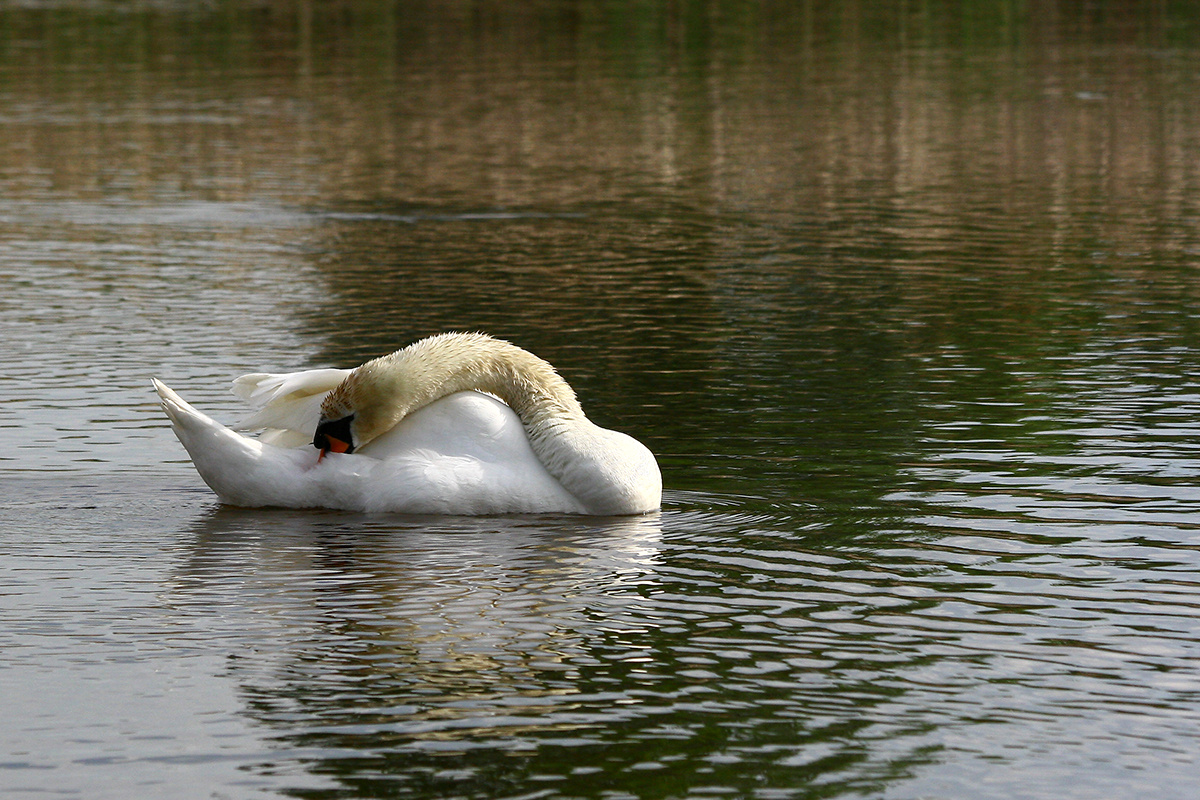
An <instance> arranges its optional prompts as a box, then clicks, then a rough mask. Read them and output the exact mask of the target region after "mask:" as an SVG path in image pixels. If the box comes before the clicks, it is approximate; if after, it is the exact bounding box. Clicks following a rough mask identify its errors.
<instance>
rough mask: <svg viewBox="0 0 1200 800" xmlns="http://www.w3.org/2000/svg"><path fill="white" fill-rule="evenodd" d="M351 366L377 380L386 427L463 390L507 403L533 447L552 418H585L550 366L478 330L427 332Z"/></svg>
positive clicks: (554, 423)
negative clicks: (384, 406)
mask: <svg viewBox="0 0 1200 800" xmlns="http://www.w3.org/2000/svg"><path fill="white" fill-rule="evenodd" d="M356 371H359V372H364V373H366V374H365V375H364V376H363V377H364V378H368V379H370V380H372V381H378V382H379V383H380V384H382V385H383V386H382V387H381V388H383V389H384V391H383V392H381V393H380V394H378V395H377V396H379V397H386V398H389V400H390V403H389V404H390V406H391V407H390V408H389V409H387V411H386V412H385V413H386V416H387V417H388V418H389V419H387V420H386V421H384V422H383V424H384V425H386V426H387V427H391V425H394V424H395V423H396V422H399V421H400V420H401V419H403V418H404V417H405V416H407V415H408V414H410V413H412V412H414V411H416V410H417V409H419V408H422V407H423V406H426V405H428V404H430V403H432V402H434V401H435V400H439V399H441V398H443V397H448V396H449V395H452V394H455V393H457V392H462V391H468V390H474V391H479V392H487V393H488V394H492V395H495V396H496V397H498V398H500V399H501V400H503V401H504V402H505V403H506V404H507V405H508V406H509V407H510V408H512V410H513V411H514V412H516V414H517V416H519V417H520V418H521V422H522V423H523V424H524V425H525V428H526V430H527V431H528V432H529V435H530V440H531V442H532V443H534V445H535V448H534V449H535V452H536V450H537V443H538V441H539V440H541V439H543V438H544V437H545V436H546V434H547V433H549V432H551V431H552V430H553V429H554V428H555V427H557V423H561V422H563V421H566V420H568V419H583V418H585V417H584V413H583V409H582V407H581V406H580V405H579V401H578V400H577V399H576V398H575V392H574V391H573V390H572V389H571V387H570V385H569V384H568V383H567V382H566V381H565V380H563V379H562V377H560V376H559V374H558V373H557V372H555V370H554V367H552V366H550V364H548V363H547V362H545V361H543V360H542V359H540V358H538V357H537V356H535V355H533V354H532V353H530V352H528V351H526V350H522V349H521V348H519V347H517V346H516V345H513V344H509V343H508V342H505V341H501V340H499V339H493V338H491V337H490V336H485V335H483V334H444V335H441V336H434V337H430V338H429V339H424V340H422V341H419V342H416V343H415V344H412V345H410V346H408V347H406V348H404V349H403V350H398V351H396V352H395V353H392V354H391V355H388V356H384V357H383V358H379V359H376V360H375V361H370V362H368V363H366V364H364V365H363V366H361V367H359V369H358V370H356ZM389 384H390V385H389ZM539 455H541V454H540V453H539Z"/></svg>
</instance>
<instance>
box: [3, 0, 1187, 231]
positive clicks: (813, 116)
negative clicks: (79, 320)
mask: <svg viewBox="0 0 1200 800" xmlns="http://www.w3.org/2000/svg"><path fill="white" fill-rule="evenodd" d="M884 5H886V7H878V6H877V5H876V4H868V3H842V4H835V3H803V4H800V5H799V6H798V7H797V8H792V7H790V6H787V5H786V4H780V5H778V6H765V7H760V8H753V9H746V8H743V7H741V6H740V5H737V4H725V3H718V2H713V3H708V4H704V5H702V6H695V7H692V6H689V7H687V8H672V7H668V8H662V9H659V8H637V9H622V8H612V7H608V6H606V5H603V4H599V3H587V2H584V3H544V4H534V5H530V6H524V5H522V6H521V7H520V8H513V7H512V6H511V4H500V3H480V4H449V5H446V4H432V5H429V6H423V5H421V4H417V5H409V4H406V5H405V7H404V8H403V9H402V10H400V9H396V8H393V7H392V6H391V5H390V4H385V3H372V2H360V3H352V2H351V3H336V4H309V3H297V4H289V3H281V4H276V5H272V6H257V5H252V4H237V3H229V4H226V5H225V6H224V7H223V8H222V9H221V10H220V11H217V12H214V11H207V12H206V11H193V10H189V9H187V7H180V8H178V9H173V8H172V7H170V6H165V7H155V8H153V9H148V10H142V11H138V12H129V13H130V14H131V15H132V18H131V19H132V21H131V20H130V19H127V18H126V17H125V16H124V13H122V14H120V15H118V14H115V13H106V12H103V11H91V10H80V9H72V8H71V7H70V6H69V5H68V6H66V7H58V8H56V9H51V10H37V9H28V8H9V9H6V10H4V11H3V12H0V13H2V19H3V23H4V24H3V26H2V27H3V30H4V34H3V38H0V45H2V46H3V50H2V51H0V87H2V90H3V93H4V98H5V110H4V113H3V117H2V119H3V124H4V126H5V128H6V129H7V131H6V132H7V134H8V135H6V136H5V137H4V145H3V148H2V149H0V174H2V175H3V179H4V181H5V183H6V185H7V186H6V188H7V189H8V190H9V191H10V192H15V193H17V194H38V195H44V194H46V193H48V192H49V193H54V192H63V193H71V194H79V193H88V192H90V193H96V194H101V195H110V196H111V195H112V194H113V193H121V194H132V195H142V196H146V197H150V196H155V195H161V193H164V192H167V193H181V192H195V191H197V190H200V191H205V192H208V193H210V194H211V196H212V198H213V199H218V198H219V199H225V200H241V199H248V198H252V199H256V200H261V199H263V198H264V196H274V197H276V198H277V199H278V200H280V201H284V202H299V203H314V204H317V205H319V206H322V207H328V206H341V205H344V204H347V203H356V202H359V203H388V204H393V205H394V204H414V205H417V206H420V207H422V208H429V207H433V208H449V209H451V210H456V211H462V210H470V209H480V208H484V209H488V208H495V207H505V208H512V207H518V208H540V209H561V208H563V207H575V206H580V205H582V206H585V207H590V206H593V205H595V204H598V203H605V202H615V201H624V202H653V203H657V204H661V203H662V202H664V201H666V200H668V199H669V200H670V201H671V202H672V203H684V204H686V205H687V206H689V207H693V208H699V209H713V208H714V207H716V208H719V209H721V210H725V211H735V210H738V209H743V210H746V209H748V210H753V211H755V212H759V213H779V212H785V211H786V212H804V211H806V210H809V211H811V212H816V211H822V213H825V214H827V213H828V212H829V211H830V210H831V204H832V205H833V206H834V207H836V206H838V205H839V204H848V206H849V207H848V208H847V212H851V210H852V209H858V208H860V206H861V205H862V203H863V202H864V200H881V199H890V200H892V201H894V202H895V203H897V204H898V206H897V207H898V208H901V209H912V210H919V211H921V212H922V213H932V214H933V215H934V217H935V218H938V219H940V218H944V217H945V215H946V214H947V213H950V212H953V211H954V210H956V209H958V208H960V207H962V206H964V205H965V206H966V207H968V208H978V207H980V206H985V207H987V208H990V209H995V208H999V209H1004V208H1006V207H1013V206H1019V207H1022V208H1026V207H1028V205H1029V204H1030V203H1031V202H1036V203H1038V204H1044V205H1045V206H1046V208H1047V210H1051V211H1053V210H1058V211H1059V213H1063V212H1065V211H1069V210H1070V208H1071V204H1072V202H1073V201H1075V200H1077V199H1079V198H1090V197H1093V196H1095V195H1097V194H1103V195H1105V196H1106V197H1108V198H1110V200H1111V202H1113V203H1126V202H1128V201H1130V200H1138V201H1144V200H1145V199H1146V193H1147V192H1151V191H1153V192H1154V194H1155V195H1157V196H1159V197H1161V200H1162V202H1164V203H1167V204H1169V205H1168V206H1167V207H1166V209H1164V210H1173V211H1180V210H1183V209H1181V208H1180V207H1179V204H1181V203H1183V202H1184V198H1185V197H1187V196H1190V195H1191V194H1192V192H1191V190H1192V189H1194V188H1195V185H1196V166H1195V164H1196V159H1194V158H1187V157H1185V156H1186V155H1187V154H1189V153H1191V152H1192V151H1193V150H1194V148H1195V134H1194V133H1193V131H1195V130H1197V125H1196V121H1197V119H1196V116H1197V113H1198V112H1197V109H1196V107H1195V104H1194V103H1192V102H1191V98H1192V97H1193V93H1192V92H1191V91H1190V89H1191V87H1193V86H1194V81H1195V77H1194V72H1195V70H1194V64H1195V56H1194V52H1193V50H1192V47H1191V45H1192V43H1193V38H1192V36H1193V35H1194V33H1195V31H1196V28H1197V21H1196V20H1195V19H1194V15H1193V14H1192V12H1188V11H1185V10H1177V9H1172V10H1171V11H1170V12H1168V11H1166V10H1164V7H1162V6H1160V5H1157V4H1138V3H1133V4H1098V6H1097V7H1098V8H1099V9H1100V10H1099V11H1097V10H1095V9H1091V10H1080V9H1077V8H1076V7H1075V5H1074V4H1062V5H1061V7H1057V6H1056V4H1037V6H1036V7H1033V8H1030V9H1027V10H1022V11H1020V12H1018V11H1016V10H1015V9H1014V7H1013V6H1012V5H1011V4H1009V3H1002V2H996V3H979V4H971V5H972V6H973V7H974V9H975V12H976V16H974V17H973V16H971V14H970V13H969V12H967V11H959V12H957V13H956V12H955V11H954V10H953V9H949V8H947V9H940V12H941V13H929V14H926V13H922V12H921V11H919V10H917V9H908V8H896V7H893V6H892V4H884ZM1143 6H1145V7H1143ZM959 15H961V16H959ZM1138 205H1139V206H1142V207H1144V208H1146V209H1148V213H1154V210H1155V209H1156V208H1157V207H1158V206H1156V205H1155V204H1153V203H1151V204H1148V205H1147V204H1145V203H1144V202H1139V203H1138ZM1140 213H1141V215H1144V214H1145V213H1147V211H1143V212H1140ZM848 216H852V213H848ZM1138 217H1139V215H1136V214H1135V216H1134V218H1135V219H1137V218H1138ZM1143 218H1144V217H1143ZM906 227H907V226H906ZM926 235H937V228H934V229H932V230H929V231H926Z"/></svg>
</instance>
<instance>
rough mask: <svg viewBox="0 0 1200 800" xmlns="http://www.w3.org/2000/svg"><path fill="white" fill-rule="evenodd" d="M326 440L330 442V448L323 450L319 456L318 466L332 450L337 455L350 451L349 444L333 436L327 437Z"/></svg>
mask: <svg viewBox="0 0 1200 800" xmlns="http://www.w3.org/2000/svg"><path fill="white" fill-rule="evenodd" d="M325 439H326V441H328V442H329V446H328V447H325V448H322V449H321V455H319V456H317V463H318V464H320V463H321V459H323V458H324V457H325V454H326V453H328V452H329V451H330V450H332V451H333V452H335V453H344V452H346V451H347V450H349V449H350V445H349V443H347V442H343V441H342V440H341V439H338V438H335V437H333V436H326V437H325Z"/></svg>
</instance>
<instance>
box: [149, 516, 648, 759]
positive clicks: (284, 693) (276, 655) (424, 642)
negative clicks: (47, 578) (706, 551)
mask: <svg viewBox="0 0 1200 800" xmlns="http://www.w3.org/2000/svg"><path fill="white" fill-rule="evenodd" d="M661 537H662V527H661V519H660V517H659V516H658V515H653V516H646V517H631V518H614V519H600V520H597V519H579V518H557V517H556V518H550V517H545V518H539V517H513V518H487V519H470V518H413V517H398V516H397V517H367V516H357V515H350V514H338V513H323V512H312V513H306V512H288V511H251V510H238V509H229V508H225V509H221V510H218V511H216V512H214V513H213V514H211V515H210V516H208V517H207V518H206V519H204V520H203V521H202V522H201V523H200V524H198V525H197V526H196V530H195V547H194V550H193V552H192V553H191V556H190V558H189V559H188V560H187V561H186V562H185V564H184V565H183V566H182V568H181V570H180V571H179V573H178V575H177V576H176V578H175V582H174V591H173V596H172V598H171V602H172V603H173V604H174V605H176V606H177V607H178V608H180V609H186V610H187V611H188V612H189V613H190V614H204V615H211V616H212V617H213V624H214V626H217V627H218V630H216V631H214V633H215V634H216V635H217V636H219V637H232V638H235V639H239V640H241V641H240V642H237V643H233V644H234V645H235V646H234V647H232V648H231V652H232V653H233V654H234V657H232V658H231V659H230V662H229V663H230V670H231V672H232V673H233V677H234V678H235V680H236V682H237V684H238V685H239V687H240V691H241V692H242V693H243V695H244V699H245V702H246V707H247V710H248V712H249V713H250V714H251V715H252V716H253V717H254V718H256V719H257V720H259V721H261V722H264V723H268V724H271V725H276V726H281V727H282V728H284V729H286V730H287V731H288V734H289V736H291V737H293V738H291V739H290V743H291V744H292V745H294V744H297V743H299V741H298V740H296V739H295V738H294V736H295V735H299V736H300V739H301V740H302V742H303V743H304V744H306V745H318V744H319V745H320V746H322V747H326V748H327V747H330V746H337V747H343V748H344V747H354V748H359V747H362V748H364V749H365V750H367V751H376V750H377V749H378V748H379V747H381V746H385V744H386V743H388V742H391V743H392V744H393V745H394V744H395V743H396V741H397V740H398V739H400V740H405V741H407V742H409V743H413V744H415V745H417V746H418V747H422V746H423V747H430V746H434V745H436V743H442V744H443V745H446V744H447V743H451V742H459V743H463V742H471V743H472V746H481V745H485V744H487V743H490V745H495V744H496V740H497V739H503V740H505V742H506V743H505V744H504V746H505V747H513V746H520V743H519V742H518V741H516V740H514V738H513V737H515V736H517V735H518V734H519V733H521V732H522V731H530V730H537V731H538V732H539V734H545V733H546V732H547V731H548V730H555V729H557V730H560V731H566V730H569V729H572V728H576V727H578V726H580V725H587V724H590V723H594V722H597V721H603V718H607V717H608V716H609V715H610V714H617V715H619V709H620V707H621V705H622V703H621V702H620V699H619V698H616V697H614V698H613V702H611V703H609V702H607V701H606V702H604V703H600V704H598V705H597V706H596V708H595V709H593V710H592V711H590V712H584V711H581V710H580V708H579V705H578V703H577V702H572V701H571V698H572V697H577V698H582V697H583V696H584V695H589V694H594V693H595V692H599V691H604V689H603V688H602V687H601V686H599V685H591V686H589V685H588V684H589V681H588V680H587V679H586V678H585V676H584V674H583V673H585V672H588V671H589V670H594V668H595V667H596V666H597V665H602V663H601V662H602V661H613V662H616V663H618V664H621V663H623V664H624V667H623V668H622V669H623V670H627V669H635V668H637V666H638V665H641V666H642V667H644V666H645V663H646V662H647V661H649V660H650V659H649V658H648V654H647V653H646V652H645V651H644V650H643V649H642V648H643V647H644V644H638V643H637V641H636V640H637V639H639V638H640V637H639V636H638V634H639V633H644V632H645V629H646V627H647V619H646V615H645V613H643V612H644V609H642V608H641V606H642V602H643V599H644V598H645V597H647V596H648V595H649V594H650V593H652V592H653V591H654V589H655V585H656V572H655V570H656V562H657V560H658V558H659V549H660V545H661ZM598 642H603V643H604V645H603V647H602V648H601V649H602V650H603V651H604V654H603V655H602V656H600V657H598V655H597V644H598ZM237 645H240V646H237ZM601 683H603V679H601ZM593 699H594V697H593ZM364 737H365V738H364ZM363 755H365V753H364V754H363Z"/></svg>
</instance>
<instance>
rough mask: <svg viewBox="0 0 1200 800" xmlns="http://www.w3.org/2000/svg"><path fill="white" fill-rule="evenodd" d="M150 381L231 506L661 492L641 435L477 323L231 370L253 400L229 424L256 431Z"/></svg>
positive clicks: (396, 506)
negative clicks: (354, 357)
mask: <svg viewBox="0 0 1200 800" xmlns="http://www.w3.org/2000/svg"><path fill="white" fill-rule="evenodd" d="M154 387H155V389H157V391H158V394H159V397H160V398H161V399H162V405H163V409H164V410H165V411H166V413H167V416H168V417H170V419H171V423H172V426H173V428H174V430H175V434H176V435H177V436H178V437H179V441H180V442H182V443H183V446H184V448H185V449H186V450H187V451H188V454H189V455H190V456H191V458H192V462H193V463H194V464H195V466H196V470H197V471H198V472H199V473H200V476H201V477H202V478H203V479H204V481H205V483H207V484H208V485H209V486H210V487H211V488H212V490H213V491H214V492H216V493H217V495H218V496H219V497H220V498H221V499H222V500H224V501H225V502H228V503H232V504H234V505H242V506H285V507H291V508H304V507H325V508H339V509H347V510H355V511H405V512H413V513H432V514H503V513H549V512H562V513H573V514H596V515H616V514H641V513H646V512H649V511H653V510H655V509H657V508H658V507H659V504H660V502H661V498H662V477H661V475H660V473H659V469H658V463H657V462H656V461H655V459H654V456H653V454H651V452H650V451H649V450H648V449H647V448H646V447H645V446H644V445H643V444H641V443H640V442H638V441H637V440H635V439H633V438H632V437H630V436H626V435H625V434H623V433H617V432H616V431H610V430H606V429H605V428H601V427H599V426H597V425H594V424H593V423H591V422H590V421H589V420H588V419H587V417H586V416H584V413H583V409H582V408H581V407H580V405H579V402H578V400H576V398H575V392H574V391H572V389H571V387H570V386H569V385H568V384H567V382H566V381H564V380H563V379H562V378H561V377H560V376H559V375H558V373H557V372H555V371H554V368H553V367H551V366H550V365H549V364H548V363H546V362H545V361H543V360H542V359H540V358H538V357H537V356H535V355H533V354H532V353H529V352H527V351H525V350H522V349H521V348H519V347H517V346H515V345H512V344H509V343H508V342H504V341H500V340H498V339H493V338H492V337H490V336H486V335H484V334H463V333H447V334H440V335H438V336H431V337H429V338H428V339H422V340H421V341H419V342H415V343H414V344H411V345H409V346H408V347H405V348H404V349H402V350H397V351H396V352H395V353H392V354H391V355H388V356H384V357H382V358H377V359H375V360H374V361H368V362H367V363H366V364H363V365H362V366H361V367H359V368H358V369H355V370H352V371H351V370H334V369H329V370H309V371H305V372H295V373H290V374H286V375H271V374H265V373H259V374H254V375H245V376H243V377H241V378H238V379H237V380H236V381H234V393H235V394H237V395H238V396H239V397H242V398H243V399H245V400H247V401H249V402H250V403H252V404H254V405H256V406H258V410H257V412H256V413H254V414H253V415H252V416H251V417H249V418H248V419H247V420H245V421H243V423H242V424H241V425H239V426H238V427H239V428H240V429H242V430H255V429H263V430H264V432H263V434H262V435H261V436H260V437H259V438H257V439H256V438H251V437H247V436H243V435H241V434H239V433H236V432H235V431H233V430H230V429H229V428H226V427H225V426H223V425H221V424H220V423H218V422H216V421H214V420H212V419H211V418H209V417H207V416H205V415H204V414H202V413H200V412H199V411H197V410H196V409H194V408H192V406H190V405H188V404H187V403H186V402H184V401H183V399H182V398H180V397H179V395H177V394H176V393H175V392H173V391H172V390H171V389H170V388H168V387H167V386H165V385H164V384H163V383H161V382H160V381H158V380H155V381H154ZM484 393H486V394H484ZM497 398H499V399H497ZM310 444H311V445H315V448H316V449H314V448H313V447H310V446H309V445H310Z"/></svg>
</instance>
